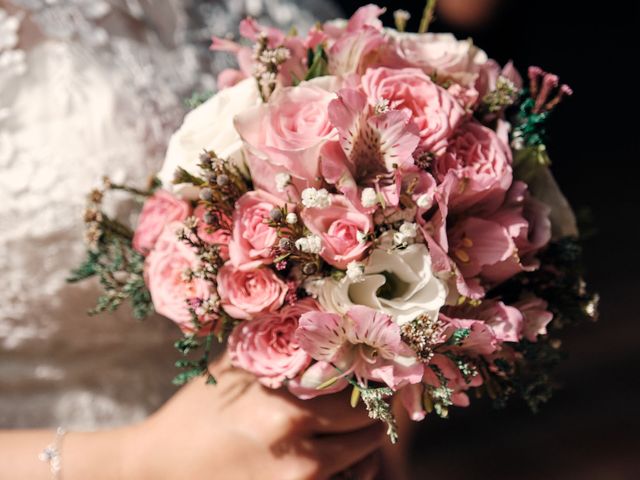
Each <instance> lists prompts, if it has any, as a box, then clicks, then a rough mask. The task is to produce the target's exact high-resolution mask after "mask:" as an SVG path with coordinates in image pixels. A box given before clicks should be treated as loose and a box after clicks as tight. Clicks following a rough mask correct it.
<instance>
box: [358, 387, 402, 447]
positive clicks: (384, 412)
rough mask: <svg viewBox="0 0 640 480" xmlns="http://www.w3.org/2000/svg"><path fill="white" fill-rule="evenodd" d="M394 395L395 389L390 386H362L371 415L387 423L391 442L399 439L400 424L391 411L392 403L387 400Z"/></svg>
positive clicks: (364, 399)
mask: <svg viewBox="0 0 640 480" xmlns="http://www.w3.org/2000/svg"><path fill="white" fill-rule="evenodd" d="M392 395H393V391H392V390H391V389H390V388H388V387H382V388H364V389H363V388H360V397H361V398H362V401H363V402H364V404H365V406H366V407H367V412H368V413H369V417H370V418H373V419H374V420H381V421H383V422H384V423H386V424H387V435H388V436H389V439H390V440H391V443H396V442H397V441H398V426H397V424H396V419H395V417H394V416H393V413H392V412H391V405H390V404H389V403H388V402H386V400H385V399H386V398H387V397H391V396H392Z"/></svg>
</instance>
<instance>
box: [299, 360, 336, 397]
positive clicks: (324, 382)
mask: <svg viewBox="0 0 640 480" xmlns="http://www.w3.org/2000/svg"><path fill="white" fill-rule="evenodd" d="M347 386H349V382H348V380H347V379H346V378H344V377H343V376H341V372H340V371H339V370H338V369H337V368H336V367H335V366H334V365H332V364H330V363H328V362H315V363H314V364H313V365H311V366H310V367H309V368H307V369H306V370H305V371H304V372H303V373H302V374H301V375H298V376H297V377H296V378H294V379H292V380H291V381H289V382H288V383H287V387H288V389H289V391H290V392H291V393H292V394H294V395H295V396H296V397H298V398H300V399H302V400H309V399H311V398H315V397H318V396H320V395H330V394H332V393H336V392H339V391H341V390H344V389H345V388H346V387H347ZM321 387H322V388H321Z"/></svg>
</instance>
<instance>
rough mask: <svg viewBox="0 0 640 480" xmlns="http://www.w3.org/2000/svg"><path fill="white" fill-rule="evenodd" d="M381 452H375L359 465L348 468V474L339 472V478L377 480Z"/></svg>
mask: <svg viewBox="0 0 640 480" xmlns="http://www.w3.org/2000/svg"><path fill="white" fill-rule="evenodd" d="M380 466H381V459H380V452H374V453H372V454H371V455H369V456H368V457H366V458H365V459H364V460H361V461H360V462H359V463H358V464H357V465H355V466H353V467H351V468H349V469H348V470H347V472H348V473H347V475H344V474H339V475H338V476H337V478H345V477H346V478H352V479H354V480H355V479H357V480H375V478H377V476H378V474H379V473H380Z"/></svg>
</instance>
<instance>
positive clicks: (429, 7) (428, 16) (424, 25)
mask: <svg viewBox="0 0 640 480" xmlns="http://www.w3.org/2000/svg"><path fill="white" fill-rule="evenodd" d="M436 1H437V0H427V4H426V5H425V7H424V13H423V14H422V20H420V28H419V29H418V33H427V30H429V24H430V23H431V21H432V20H433V12H434V10H435V8H436Z"/></svg>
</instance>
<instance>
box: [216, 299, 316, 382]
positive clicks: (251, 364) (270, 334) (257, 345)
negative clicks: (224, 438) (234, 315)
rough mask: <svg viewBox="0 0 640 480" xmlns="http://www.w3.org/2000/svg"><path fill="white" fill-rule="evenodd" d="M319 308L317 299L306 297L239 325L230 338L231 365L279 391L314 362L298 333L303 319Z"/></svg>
mask: <svg viewBox="0 0 640 480" xmlns="http://www.w3.org/2000/svg"><path fill="white" fill-rule="evenodd" d="M319 308H320V307H319V306H318V304H317V303H316V302H315V301H314V300H312V299H310V298H305V299H303V300H301V301H299V302H297V303H295V304H294V305H289V306H285V307H284V308H283V309H281V310H280V311H278V312H275V313H266V314H264V315H260V316H259V317H257V318H255V319H254V320H250V321H247V322H241V323H239V324H238V325H237V326H236V327H235V329H234V330H233V332H232V333H231V335H230V337H229V344H228V349H229V353H230V355H231V363H232V364H233V365H234V366H236V367H239V368H242V369H244V370H247V371H248V372H251V373H253V374H254V375H255V376H256V377H258V380H259V381H260V383H262V384H263V385H265V386H267V387H269V388H280V387H281V386H282V384H283V383H284V382H286V381H287V380H290V379H292V378H294V377H296V376H297V375H298V373H300V372H301V371H302V370H303V369H305V368H306V367H307V366H308V365H309V363H310V362H311V357H310V356H309V355H308V354H307V353H306V352H305V351H304V350H303V349H302V348H300V346H299V345H298V342H297V341H296V339H295V332H296V329H297V328H298V320H299V318H300V316H301V315H302V314H303V313H306V312H312V311H317V310H319Z"/></svg>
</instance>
